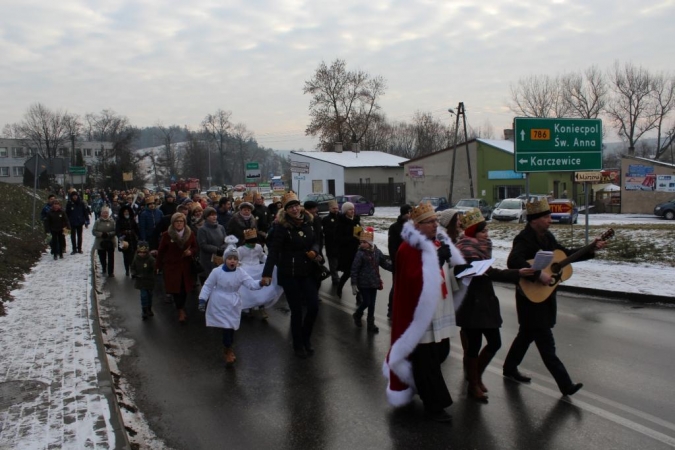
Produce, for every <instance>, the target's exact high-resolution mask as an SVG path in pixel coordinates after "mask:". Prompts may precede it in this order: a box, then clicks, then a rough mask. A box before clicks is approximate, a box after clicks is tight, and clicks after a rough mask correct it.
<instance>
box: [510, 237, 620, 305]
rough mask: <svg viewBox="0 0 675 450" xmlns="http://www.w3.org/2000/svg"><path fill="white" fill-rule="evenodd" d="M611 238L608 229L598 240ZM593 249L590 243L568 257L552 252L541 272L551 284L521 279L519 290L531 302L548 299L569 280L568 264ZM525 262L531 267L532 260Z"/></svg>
mask: <svg viewBox="0 0 675 450" xmlns="http://www.w3.org/2000/svg"><path fill="white" fill-rule="evenodd" d="M613 236H614V230H613V229H611V228H610V229H609V230H607V231H605V232H604V233H602V235H601V236H600V240H601V241H606V240H607V239H609V238H611V237H613ZM594 248H595V242H592V243H590V244H588V245H587V246H585V247H583V248H581V249H579V250H577V251H576V252H574V253H573V254H571V255H570V256H567V255H566V254H565V252H563V251H562V250H554V251H553V260H552V261H551V263H550V264H549V265H548V266H547V267H546V268H544V269H542V271H543V272H546V273H547V274H549V275H550V276H551V283H550V284H548V285H545V284H541V283H540V282H539V281H530V280H527V279H525V278H521V279H520V282H519V285H520V289H521V290H522V291H523V294H525V296H526V297H527V299H528V300H530V301H531V302H533V303H541V302H543V301H544V300H546V299H547V298H549V296H550V295H551V294H552V293H553V291H555V289H556V288H557V287H558V284H560V283H562V282H563V281H565V280H569V279H570V277H571V276H572V266H571V265H570V264H572V263H573V262H575V261H577V260H578V259H580V258H582V257H583V256H585V255H586V254H588V253H590V252H591V251H593V249H594ZM527 262H528V263H530V265H531V264H532V263H533V262H534V260H533V259H530V260H528V261H527Z"/></svg>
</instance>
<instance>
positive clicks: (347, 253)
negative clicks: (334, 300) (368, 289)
mask: <svg viewBox="0 0 675 450" xmlns="http://www.w3.org/2000/svg"><path fill="white" fill-rule="evenodd" d="M337 222H338V223H337V227H336V239H337V244H338V248H339V252H340V254H339V255H338V270H339V271H340V272H342V276H341V277H340V282H339V283H338V287H337V296H338V297H340V298H342V288H343V286H344V285H345V283H346V282H347V280H348V279H349V277H350V276H351V273H352V262H354V256H356V252H357V251H358V250H359V234H360V233H361V230H362V228H361V217H359V216H357V215H356V214H355V211H354V204H353V203H351V202H345V203H343V204H342V214H340V215H339V216H338V220H337ZM360 300H361V298H360V296H357V297H356V304H357V305H358V304H359V303H361V302H360Z"/></svg>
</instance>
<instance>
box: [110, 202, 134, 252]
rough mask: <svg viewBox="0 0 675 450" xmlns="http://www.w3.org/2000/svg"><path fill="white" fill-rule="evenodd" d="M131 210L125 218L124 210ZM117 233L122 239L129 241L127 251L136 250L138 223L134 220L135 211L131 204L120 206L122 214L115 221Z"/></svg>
mask: <svg viewBox="0 0 675 450" xmlns="http://www.w3.org/2000/svg"><path fill="white" fill-rule="evenodd" d="M125 211H129V218H128V219H125V218H124V212H125ZM115 234H116V235H117V237H119V238H120V239H122V238H124V240H125V241H126V242H128V243H129V247H127V250H126V251H129V252H135V251H136V244H138V234H139V230H138V224H137V223H136V221H135V220H134V211H133V209H132V208H131V206H129V205H125V206H122V208H120V216H119V218H118V219H117V220H116V221H115Z"/></svg>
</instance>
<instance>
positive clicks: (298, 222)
mask: <svg viewBox="0 0 675 450" xmlns="http://www.w3.org/2000/svg"><path fill="white" fill-rule="evenodd" d="M282 203H283V208H284V209H283V211H282V212H280V213H279V214H278V218H277V222H276V223H275V225H274V233H272V238H271V241H268V242H267V244H268V246H269V250H268V251H269V254H268V256H267V261H266V262H265V268H264V269H263V281H264V282H265V284H266V285H269V284H270V283H271V280H272V272H273V271H274V268H275V267H276V268H277V279H278V282H279V286H281V287H283V288H284V294H286V300H287V301H288V306H289V308H290V309H291V334H292V336H293V350H294V351H295V354H296V356H298V357H300V358H306V357H307V356H311V355H312V354H314V348H313V347H312V344H311V341H310V338H311V336H312V328H313V327H314V322H315V320H316V317H317V315H318V313H319V291H318V287H317V284H316V279H315V277H314V275H313V274H314V267H313V264H316V262H315V260H316V261H317V262H318V261H321V256H320V254H319V239H320V237H319V236H316V235H315V233H314V228H313V226H312V225H313V217H312V215H311V214H309V213H307V212H305V210H304V209H303V208H302V207H301V206H300V201H298V197H297V196H296V195H295V194H294V193H293V192H289V193H287V194H286V195H284V198H283V202H282ZM303 306H305V307H306V308H307V312H306V313H305V317H304V318H303V317H302V308H303Z"/></svg>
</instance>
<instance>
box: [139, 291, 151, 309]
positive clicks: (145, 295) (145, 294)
mask: <svg viewBox="0 0 675 450" xmlns="http://www.w3.org/2000/svg"><path fill="white" fill-rule="evenodd" d="M151 306H152V290H150V289H141V308H149V307H151Z"/></svg>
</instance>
